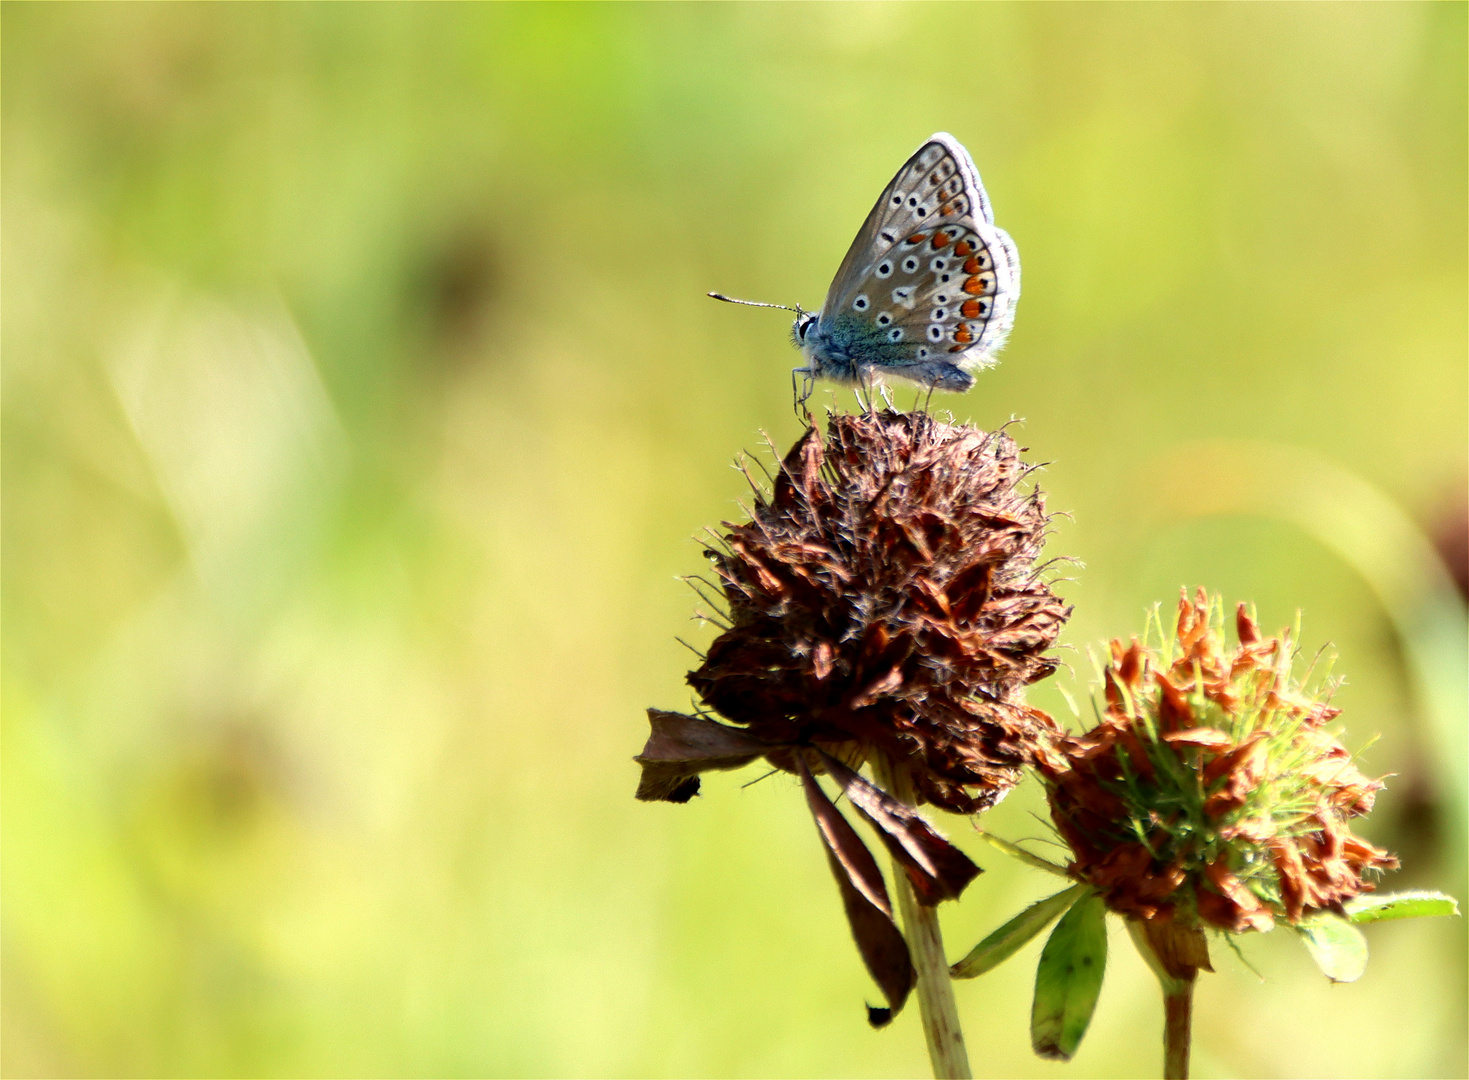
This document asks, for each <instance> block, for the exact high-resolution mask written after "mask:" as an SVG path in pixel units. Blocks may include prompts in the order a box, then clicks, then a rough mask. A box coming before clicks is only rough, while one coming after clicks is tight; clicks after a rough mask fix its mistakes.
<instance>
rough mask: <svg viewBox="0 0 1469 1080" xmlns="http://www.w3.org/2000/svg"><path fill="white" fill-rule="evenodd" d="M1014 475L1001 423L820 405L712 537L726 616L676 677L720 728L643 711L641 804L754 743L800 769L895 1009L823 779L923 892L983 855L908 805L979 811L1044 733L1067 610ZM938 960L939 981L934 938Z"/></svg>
mask: <svg viewBox="0 0 1469 1080" xmlns="http://www.w3.org/2000/svg"><path fill="white" fill-rule="evenodd" d="M1029 471H1030V467H1028V466H1027V465H1025V463H1024V462H1023V461H1022V460H1021V458H1020V450H1019V448H1018V447H1017V446H1016V445H1015V442H1014V440H1013V439H1011V438H1010V437H1009V436H1008V435H1006V434H1005V433H1003V432H990V433H985V432H982V431H978V430H976V429H975V428H973V427H970V426H967V425H955V424H946V423H942V422H940V421H938V420H936V419H935V418H933V417H932V416H930V415H928V414H927V413H907V414H901V413H897V412H893V411H891V410H889V411H885V412H881V413H867V414H863V415H855V416H848V415H834V416H832V417H830V419H829V421H828V424H827V427H826V432H825V436H824V437H823V435H822V434H821V433H820V432H818V431H817V430H816V428H815V427H814V426H812V427H811V428H809V429H808V430H807V431H806V432H805V434H804V435H802V436H801V438H800V439H798V440H797V442H796V444H795V446H794V447H793V448H792V449H791V450H790V452H789V453H788V454H787V455H786V456H785V458H784V460H783V461H782V462H781V464H780V468H779V472H778V474H777V476H776V477H775V479H774V483H773V487H772V489H771V490H770V491H768V492H766V491H764V490H762V489H761V488H760V487H759V486H756V490H755V502H754V507H753V509H752V511H751V514H750V520H749V521H747V522H744V523H742V524H738V525H735V524H729V523H726V524H725V526H724V531H723V534H722V535H720V536H717V537H716V538H715V539H714V540H712V541H711V543H710V544H709V545H708V546H707V548H706V553H707V555H708V557H709V558H710V561H711V562H712V564H713V567H714V572H715V575H716V576H717V579H718V580H717V584H716V586H715V587H716V588H717V591H718V594H719V596H718V599H719V600H720V601H721V602H722V606H723V607H724V608H725V611H724V612H723V616H724V618H725V619H726V620H727V628H726V629H725V630H724V632H723V633H722V634H720V635H719V636H718V638H717V639H716V640H715V641H714V642H713V644H712V645H710V647H709V650H708V653H707V654H706V655H705V656H704V658H703V662H702V664H701V665H700V666H699V667H698V668H697V669H696V670H695V671H692V672H690V674H689V676H688V681H689V684H690V685H691V686H692V687H693V688H694V690H695V691H696V693H697V694H698V695H699V697H700V699H701V700H702V701H703V703H704V705H706V706H707V707H708V708H709V709H710V710H712V711H713V712H714V713H717V714H719V715H720V716H722V717H723V718H724V719H726V720H728V721H731V722H732V725H731V724H721V723H719V722H717V721H716V720H714V719H712V718H710V717H707V716H686V715H683V714H679V713H669V712H663V711H660V710H649V719H650V722H651V724H652V727H653V734H652V736H651V738H650V739H649V740H648V744H647V746H646V747H645V748H644V750H643V753H642V754H641V755H639V757H638V759H637V760H638V762H639V763H640V764H641V765H642V767H643V775H642V781H641V783H640V785H639V787H638V797H639V798H640V799H660V800H666V801H671V802H684V801H686V800H688V799H689V798H691V797H692V796H693V795H694V794H695V793H696V792H697V791H698V789H699V779H698V774H699V773H700V772H702V771H705V770H707V769H711V768H734V767H738V766H740V765H744V764H746V763H748V762H750V761H753V760H754V759H755V758H757V757H764V758H766V759H767V760H768V761H770V762H771V763H772V764H773V765H775V766H776V767H778V768H781V769H784V770H786V771H788V772H791V773H794V774H796V775H797V776H799V777H800V778H801V781H802V784H803V786H804V788H805V791H806V795H807V799H808V803H809V805H810V807H811V810H812V813H813V815H814V816H815V817H816V820H817V824H818V827H819V830H820V832H821V835H822V838H823V840H824V842H825V844H826V847H827V854H828V857H829V859H830V862H831V866H832V870H833V873H834V874H835V876H836V878H837V882H838V885H839V886H840V888H841V890H842V895H843V900H844V903H845V906H846V910H847V914H848V918H849V921H850V922H851V925H852V930H853V935H854V937H855V938H856V939H857V943H858V946H859V950H860V951H861V952H862V955H863V958H864V960H865V961H866V963H867V966H868V969H869V970H870V971H871V972H872V974H873V976H874V978H875V979H876V981H877V982H878V984H879V985H880V986H881V987H882V988H883V990H884V993H885V994H886V996H887V998H888V1002H889V1005H890V1007H891V1009H893V1010H896V1009H897V1008H899V1007H901V1005H902V1003H903V1001H904V999H905V998H906V996H907V993H908V990H909V988H910V987H911V986H912V984H913V981H914V978H915V975H914V969H913V967H912V965H911V963H910V961H909V950H908V948H907V947H905V943H904V939H903V937H902V936H901V934H900V933H899V931H898V930H897V928H896V924H895V922H894V920H893V916H892V906H891V902H890V900H889V898H888V894H887V890H886V886H885V884H884V882H883V879H882V875H881V873H880V871H879V870H878V869H877V866H876V863H875V862H874V861H873V860H872V857H871V855H870V854H869V853H868V852H867V849H866V847H865V846H864V845H863V844H862V841H861V840H860V838H859V837H858V836H857V834H856V832H855V831H854V830H853V829H852V827H851V825H850V824H848V823H847V822H846V821H845V819H843V817H842V815H841V814H840V813H839V812H838V811H837V809H836V807H835V805H834V804H833V803H832V802H831V800H830V799H829V798H828V796H827V795H826V794H825V792H824V791H823V789H822V788H821V785H820V784H819V783H818V782H817V780H816V777H817V776H819V775H823V774H824V775H827V776H828V777H830V778H831V779H832V780H833V781H834V782H835V783H836V784H837V785H838V787H839V788H840V789H841V791H842V793H843V794H845V795H846V796H847V797H848V799H849V801H850V802H851V804H852V805H853V806H854V807H855V808H856V809H857V810H858V812H859V813H860V814H861V815H862V816H863V817H864V818H866V819H867V820H868V822H869V823H870V824H872V825H873V827H874V828H875V829H876V831H877V833H878V836H879V838H880V839H881V840H882V842H883V843H884V844H885V845H886V846H887V848H888V850H889V853H890V854H891V855H892V857H893V859H894V865H895V866H896V867H900V868H901V870H902V871H903V878H904V880H903V882H902V885H901V886H900V889H903V888H910V889H912V891H913V894H914V895H915V896H916V899H917V903H918V904H919V905H922V906H925V907H931V905H933V904H936V903H937V902H938V901H940V900H943V899H947V898H954V897H957V896H958V895H959V894H960V892H962V891H963V889H964V887H965V886H966V885H967V884H968V882H969V881H970V880H971V879H972V878H973V877H974V876H975V874H977V873H978V872H979V870H978V867H976V866H974V864H973V863H972V862H971V861H970V860H969V859H968V857H967V856H965V855H964V854H963V853H962V852H960V851H959V850H958V849H957V848H954V847H953V846H952V845H950V844H949V843H948V842H947V841H946V840H944V839H943V838H942V837H941V836H939V835H938V833H937V832H935V831H934V830H933V828H932V827H931V826H930V825H928V823H927V822H926V821H924V819H923V818H922V817H920V816H919V815H918V814H917V813H916V812H915V811H914V810H913V808H912V806H913V805H914V804H917V803H921V802H928V803H931V804H933V805H935V806H937V807H940V808H942V809H945V810H949V811H953V812H958V813H973V812H976V811H978V810H982V809H984V808H986V807H988V806H991V805H992V804H994V803H995V802H996V801H998V800H999V799H1000V798H1001V797H1002V796H1003V795H1004V794H1005V793H1006V792H1007V791H1008V790H1009V789H1010V788H1011V787H1012V786H1014V784H1015V783H1017V782H1018V781H1019V779H1020V778H1021V775H1022V770H1023V767H1024V766H1025V765H1027V764H1029V763H1030V762H1032V761H1033V760H1034V758H1035V755H1036V753H1037V752H1038V750H1039V749H1040V747H1041V745H1042V741H1043V740H1045V739H1048V738H1051V737H1053V736H1054V735H1055V734H1056V733H1057V730H1056V728H1055V725H1054V724H1053V722H1052V721H1051V719H1050V717H1048V716H1047V715H1046V714H1045V713H1043V712H1040V711H1038V710H1035V709H1032V708H1029V707H1028V706H1027V705H1025V704H1024V702H1023V700H1022V693H1023V690H1024V687H1025V686H1027V685H1028V684H1030V683H1033V682H1035V681H1037V680H1038V679H1042V678H1045V677H1046V676H1047V675H1049V674H1051V673H1052V672H1053V671H1054V670H1055V667H1056V661H1055V660H1054V659H1053V658H1052V657H1050V656H1049V655H1048V650H1049V649H1050V648H1051V647H1052V646H1053V645H1054V644H1055V641H1056V637H1057V635H1058V633H1059V632H1060V630H1061V627H1062V625H1063V624H1064V623H1065V621H1066V618H1067V616H1068V615H1069V614H1070V608H1068V607H1067V606H1066V605H1065V604H1063V603H1062V602H1061V600H1060V599H1058V598H1057V597H1056V595H1055V594H1054V593H1053V592H1052V591H1051V589H1050V587H1049V584H1048V582H1047V580H1046V579H1045V576H1044V573H1043V569H1042V568H1041V567H1038V566H1037V565H1036V558H1037V556H1038V555H1039V553H1040V550H1041V547H1042V544H1043V542H1044V539H1045V536H1046V531H1047V523H1048V521H1049V518H1048V517H1047V515H1046V511H1045V504H1044V500H1043V498H1042V496H1041V494H1040V492H1039V491H1037V490H1034V489H1033V488H1027V489H1023V488H1022V487H1021V484H1022V482H1023V481H1024V480H1025V478H1026V476H1027V474H1028V473H1029ZM864 763H869V764H870V765H871V768H872V771H873V775H874V777H875V778H877V779H878V780H879V782H880V783H881V784H882V787H879V786H878V785H876V784H872V783H870V782H868V781H867V780H866V779H865V778H864V777H862V776H861V775H859V774H858V773H857V772H856V770H857V769H860V768H861V767H862V765H863V764H864ZM883 788H886V789H887V790H883ZM904 895H906V893H903V892H901V891H900V899H901V898H902V896H904ZM905 921H908V920H907V919H906V918H905ZM933 926H934V931H935V933H936V928H937V924H936V923H934V924H933ZM911 930H912V927H911V926H910V932H911ZM938 965H939V966H938V971H939V973H940V976H939V977H940V978H941V979H942V980H943V982H944V990H945V991H947V977H946V975H945V974H944V972H945V971H946V965H945V963H944V961H943V957H942V955H941V953H940V955H939V957H938ZM920 996H922V995H920ZM888 1015H889V1013H888V1012H887V1010H876V1011H874V1014H873V1019H874V1022H875V1023H880V1022H883V1021H885V1019H886V1018H887V1016H888Z"/></svg>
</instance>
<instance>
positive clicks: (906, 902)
mask: <svg viewBox="0 0 1469 1080" xmlns="http://www.w3.org/2000/svg"><path fill="white" fill-rule="evenodd" d="M872 771H873V775H874V777H875V778H876V780H877V782H878V785H879V786H880V787H882V788H883V790H885V791H886V792H887V793H888V794H889V795H891V796H892V797H893V798H895V799H897V800H898V801H899V802H901V803H902V804H903V805H905V806H916V805H917V800H916V799H915V798H914V795H913V782H912V779H911V778H910V777H909V775H908V769H907V767H906V766H900V765H896V764H895V763H894V762H892V761H890V760H889V759H888V758H887V757H886V756H885V755H882V754H874V755H873V758H872ZM893 883H894V885H895V886H896V888H897V893H898V910H899V911H900V912H901V913H902V916H903V932H904V936H905V937H907V939H908V952H909V954H910V955H911V956H912V957H913V967H914V969H915V970H916V971H917V973H918V987H917V989H918V1012H919V1015H920V1016H921V1017H922V1019H923V1036H924V1038H925V1039H926V1040H927V1042H928V1058H929V1061H930V1062H932V1063H933V1075H934V1077H935V1080H969V1078H970V1077H971V1076H972V1075H973V1074H972V1073H971V1072H970V1071H969V1054H968V1051H966V1050H965V1048H964V1031H963V1029H962V1028H961V1027H960V1026H959V1009H958V1007H957V1006H956V1005H955V1004H954V985H953V983H952V982H950V981H949V961H948V959H947V958H946V957H945V955H944V938H943V934H942V933H941V932H940V931H939V917H938V912H937V911H935V910H934V909H933V908H931V907H927V906H925V905H923V904H920V903H919V902H918V900H917V898H916V897H915V896H914V895H913V886H912V885H911V884H910V883H909V881H908V875H907V874H906V873H905V872H904V870H903V868H902V867H901V866H900V865H898V863H897V862H896V861H895V862H894V863H893Z"/></svg>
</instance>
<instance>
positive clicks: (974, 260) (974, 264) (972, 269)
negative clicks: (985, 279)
mask: <svg viewBox="0 0 1469 1080" xmlns="http://www.w3.org/2000/svg"><path fill="white" fill-rule="evenodd" d="M964 272H965V273H966V274H977V273H979V256H978V255H971V256H970V257H969V261H968V262H966V263H965V264H964Z"/></svg>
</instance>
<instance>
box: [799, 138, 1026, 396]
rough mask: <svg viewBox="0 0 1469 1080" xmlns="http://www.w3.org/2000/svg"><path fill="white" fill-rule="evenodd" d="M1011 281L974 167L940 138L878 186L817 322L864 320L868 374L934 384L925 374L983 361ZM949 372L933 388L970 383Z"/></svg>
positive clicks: (1011, 292)
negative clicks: (878, 192)
mask: <svg viewBox="0 0 1469 1080" xmlns="http://www.w3.org/2000/svg"><path fill="white" fill-rule="evenodd" d="M1019 282H1020V263H1019V259H1018V257H1017V255H1016V253H1015V245H1014V244H1013V243H1012V242H1011V240H1010V238H1009V236H1008V235H1006V234H1005V232H1004V231H1003V230H1001V229H998V228H996V227H995V226H994V224H993V220H992V213H991V210H990V205H989V199H988V197H987V196H986V195H985V191H984V187H983V185H981V183H980V181H979V175H978V172H977V171H976V170H975V168H974V163H973V161H972V160H971V159H970V157H969V154H968V152H967V151H966V150H965V149H964V147H963V146H962V145H960V144H959V142H958V141H957V140H955V139H954V138H953V137H952V136H949V135H945V134H943V133H940V134H937V135H935V136H933V138H931V139H930V140H929V141H928V142H926V143H924V145H923V146H921V147H919V149H918V151H917V152H916V153H915V154H914V155H913V156H912V157H911V158H909V159H908V161H907V162H906V163H905V164H904V165H903V167H902V168H901V169H899V170H898V173H897V175H896V176H895V177H893V180H892V181H891V182H890V183H889V184H888V186H887V188H886V189H884V191H883V193H882V195H881V197H879V199H878V201H877V204H876V205H875V206H874V207H873V208H872V212H871V213H870V214H868V217H867V221H866V222H865V223H864V224H863V226H862V229H861V230H860V231H859V232H858V234H857V238H856V240H854V241H853V243H852V246H851V248H850V249H849V250H848V252H847V256H846V258H845V259H844V260H843V261H842V265H841V268H840V269H839V270H838V271H837V275H836V278H835V279H834V280H833V281H832V285H831V289H830V290H829V291H828V293H827V298H826V303H825V304H824V305H823V306H822V311H821V317H822V321H823V323H828V324H829V323H832V322H834V321H835V320H837V319H838V318H841V321H842V322H844V323H850V320H851V319H852V318H854V317H855V318H856V319H860V320H863V321H864V322H869V323H870V326H871V329H872V334H871V335H870V340H871V341H872V352H873V355H872V356H871V363H870V366H871V367H872V368H873V369H874V370H876V371H879V372H880V371H883V370H889V371H891V372H892V373H893V374H897V375H902V374H904V372H903V371H902V370H901V369H902V368H905V367H911V368H914V369H915V370H914V371H913V373H912V374H911V376H910V377H913V378H917V379H918V380H919V381H922V382H933V381H934V379H935V376H933V375H931V372H933V371H938V370H940V369H944V368H947V367H949V366H950V365H953V366H955V367H977V366H982V365H984V364H985V363H987V362H988V361H989V357H988V353H989V352H990V351H992V350H995V349H997V348H999V346H1000V345H1001V344H1002V343H1003V341H1004V337H1005V335H1006V334H1007V333H1008V332H1009V328H1010V324H1011V322H1012V321H1013V318H1014V303H1015V299H1016V297H1017V296H1018V294H1019ZM867 336H868V335H864V337H867ZM919 369H921V370H919ZM953 375H954V378H951V379H948V380H947V382H944V381H940V382H939V383H938V384H939V385H946V384H948V383H954V384H955V385H952V386H951V387H950V388H954V389H962V388H966V387H967V385H968V383H969V382H970V381H971V380H969V379H968V378H967V376H962V375H961V374H960V373H959V372H957V371H956V372H954V373H953ZM960 384H962V385H960Z"/></svg>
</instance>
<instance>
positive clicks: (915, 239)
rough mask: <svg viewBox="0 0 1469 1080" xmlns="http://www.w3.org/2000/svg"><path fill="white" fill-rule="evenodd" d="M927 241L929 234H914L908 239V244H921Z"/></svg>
mask: <svg viewBox="0 0 1469 1080" xmlns="http://www.w3.org/2000/svg"><path fill="white" fill-rule="evenodd" d="M927 239H928V233H926V232H918V233H914V234H913V235H912V236H910V237H908V243H910V244H921V243H923V242H924V241H925V240H927Z"/></svg>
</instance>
